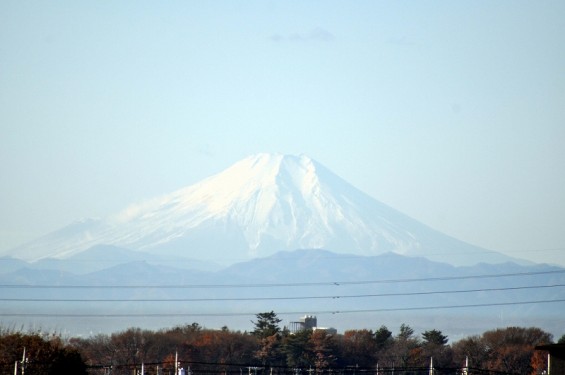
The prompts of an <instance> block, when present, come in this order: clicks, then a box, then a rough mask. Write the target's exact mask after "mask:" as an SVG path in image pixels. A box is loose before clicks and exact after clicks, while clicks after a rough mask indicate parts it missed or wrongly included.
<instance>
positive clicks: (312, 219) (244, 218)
mask: <svg viewBox="0 0 565 375" xmlns="http://www.w3.org/2000/svg"><path fill="white" fill-rule="evenodd" d="M101 245H110V246H108V247H118V248H123V249H128V250H134V251H138V252H143V253H151V254H159V255H167V256H175V257H184V258H193V259H200V260H209V261H215V262H220V263H224V264H230V263H235V262H237V261H244V260H249V259H253V258H256V257H265V256H269V255H272V254H275V253H277V252H279V251H281V250H296V249H326V250H330V251H334V252H337V253H342V254H352V255H366V256H367V255H379V254H383V253H386V252H394V253H397V254H401V255H405V256H416V257H426V258H428V259H430V260H435V261H441V262H445V263H450V264H452V265H456V266H459V265H471V264H475V263H478V262H485V263H501V262H506V261H509V260H513V259H511V258H509V257H507V256H504V255H502V254H500V253H497V252H493V251H489V250H485V249H482V248H479V247H476V246H473V245H470V244H468V243H465V242H462V241H459V240H457V239H455V238H452V237H449V236H447V235H445V234H442V233H440V232H438V231H436V230H433V229H431V228H429V227H428V226H426V225H424V224H422V223H420V222H418V221H416V220H414V219H412V218H410V217H408V216H406V215H404V214H402V213H400V212H398V211H396V210H395V209H393V208H391V207H389V206H387V205H385V204H383V203H381V202H379V201H377V200H375V199H373V198H372V197H370V196H368V195H367V194H365V193H363V192H361V191H360V190H358V189H357V188H355V187H353V186H352V185H350V184H349V183H347V182H346V181H344V180H343V179H342V178H340V177H338V176H337V175H335V174H334V173H332V172H331V171H330V170H328V169H327V168H325V167H324V166H322V165H321V164H319V163H318V162H316V161H314V160H312V159H310V158H309V157H307V156H304V155H300V156H291V155H280V154H259V155H254V156H250V157H248V158H245V159H243V160H241V161H239V162H237V163H235V164H234V165H232V166H231V167H229V168H227V169H226V170H224V171H223V172H221V173H219V174H217V175H214V176H211V177H209V178H207V179H205V180H203V181H201V182H199V183H197V184H194V185H191V186H188V187H185V188H183V189H180V190H178V191H175V192H173V193H170V194H167V195H163V196H161V197H157V198H155V199H151V200H148V201H145V202H141V203H137V204H133V205H131V206H129V207H127V208H126V209H124V210H123V211H121V212H118V213H116V214H113V215H110V216H108V217H106V218H103V219H87V220H81V221H78V222H75V223H73V224H71V225H69V226H67V227H64V228H62V229H60V230H58V231H55V232H53V233H50V234H47V235H45V236H43V237H40V238H38V239H36V240H34V241H32V242H30V243H27V244H24V245H22V246H19V247H17V248H15V249H13V250H11V251H9V252H7V253H6V254H5V255H10V256H13V257H16V258H20V259H23V260H26V261H31V262H34V261H38V260H42V259H46V258H55V259H66V258H69V257H72V256H76V255H78V254H80V253H83V252H85V251H86V250H88V249H91V248H93V247H96V246H101Z"/></svg>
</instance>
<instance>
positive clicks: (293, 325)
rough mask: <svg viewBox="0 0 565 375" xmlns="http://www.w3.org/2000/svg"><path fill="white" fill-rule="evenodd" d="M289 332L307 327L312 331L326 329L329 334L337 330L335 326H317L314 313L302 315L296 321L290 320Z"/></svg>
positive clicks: (295, 331) (333, 333)
mask: <svg viewBox="0 0 565 375" xmlns="http://www.w3.org/2000/svg"><path fill="white" fill-rule="evenodd" d="M288 329H289V331H290V333H297V332H300V331H304V330H307V329H311V330H312V331H326V332H327V333H329V334H332V335H335V334H336V333H337V330H336V329H335V328H331V327H329V328H326V327H318V319H317V318H316V317H315V316H314V315H304V316H303V317H301V318H300V319H299V320H298V321H297V322H290V326H289V328H288Z"/></svg>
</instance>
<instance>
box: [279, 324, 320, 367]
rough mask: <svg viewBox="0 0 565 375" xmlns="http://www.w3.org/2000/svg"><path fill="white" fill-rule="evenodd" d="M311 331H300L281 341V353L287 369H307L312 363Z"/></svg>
mask: <svg viewBox="0 0 565 375" xmlns="http://www.w3.org/2000/svg"><path fill="white" fill-rule="evenodd" d="M311 335H312V330H310V329H304V330H300V331H298V332H296V333H294V334H292V335H286V336H285V337H284V339H283V345H282V351H283V353H284V355H285V357H286V365H287V366H289V367H307V366H310V365H311V364H312V362H313V358H312V347H311V342H310V337H311Z"/></svg>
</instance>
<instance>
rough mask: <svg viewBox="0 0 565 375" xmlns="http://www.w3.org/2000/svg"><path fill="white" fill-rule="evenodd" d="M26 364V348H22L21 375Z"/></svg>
mask: <svg viewBox="0 0 565 375" xmlns="http://www.w3.org/2000/svg"><path fill="white" fill-rule="evenodd" d="M26 362H27V358H26V347H25V346H24V354H23V355H22V375H24V374H25V371H26Z"/></svg>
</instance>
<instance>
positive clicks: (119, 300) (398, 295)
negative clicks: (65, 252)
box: [0, 284, 565, 302]
mask: <svg viewBox="0 0 565 375" xmlns="http://www.w3.org/2000/svg"><path fill="white" fill-rule="evenodd" d="M564 286H565V284H553V285H528V286H516V287H504V288H502V287H501V288H480V289H463V290H437V291H425V292H403V293H376V294H354V295H325V296H294V297H230V298H132V299H127V300H124V299H123V298H122V299H115V298H114V299H111V298H93V299H78V298H0V301H2V302H209V301H214V302H220V301H274V300H307V299H348V298H371V297H400V296H419V295H433V294H460V293H476V292H493V291H508V290H525V289H544V288H558V287H564Z"/></svg>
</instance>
